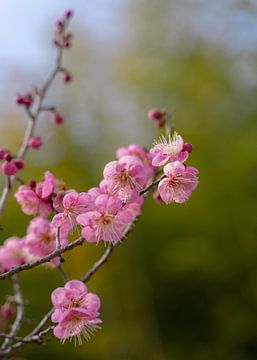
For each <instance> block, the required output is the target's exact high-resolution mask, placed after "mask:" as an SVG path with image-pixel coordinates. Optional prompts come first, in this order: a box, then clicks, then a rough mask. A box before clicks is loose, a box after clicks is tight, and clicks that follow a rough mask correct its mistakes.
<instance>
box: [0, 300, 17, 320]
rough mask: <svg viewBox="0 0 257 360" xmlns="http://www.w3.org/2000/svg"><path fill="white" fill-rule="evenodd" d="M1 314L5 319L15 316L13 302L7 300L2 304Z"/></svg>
mask: <svg viewBox="0 0 257 360" xmlns="http://www.w3.org/2000/svg"><path fill="white" fill-rule="evenodd" d="M0 314H1V316H2V317H3V318H4V319H7V320H9V319H11V318H12V317H13V315H14V314H15V311H14V309H13V306H12V304H11V303H10V302H9V301H7V302H6V303H4V304H3V305H2V306H1V309H0Z"/></svg>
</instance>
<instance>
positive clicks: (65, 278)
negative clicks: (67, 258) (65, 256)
mask: <svg viewBox="0 0 257 360" xmlns="http://www.w3.org/2000/svg"><path fill="white" fill-rule="evenodd" d="M58 269H59V270H60V273H61V275H62V278H63V281H64V283H66V282H67V281H69V276H68V274H67V273H66V271H65V270H64V267H63V266H62V264H61V263H60V264H59V265H58Z"/></svg>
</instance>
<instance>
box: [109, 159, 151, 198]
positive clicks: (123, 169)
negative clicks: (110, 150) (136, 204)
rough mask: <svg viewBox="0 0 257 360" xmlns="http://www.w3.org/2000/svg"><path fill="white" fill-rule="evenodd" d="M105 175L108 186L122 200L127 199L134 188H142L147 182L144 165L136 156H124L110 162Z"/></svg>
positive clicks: (137, 189)
mask: <svg viewBox="0 0 257 360" xmlns="http://www.w3.org/2000/svg"><path fill="white" fill-rule="evenodd" d="M103 175H104V179H105V180H107V182H108V183H109V185H108V187H109V188H110V189H111V191H113V192H114V193H115V194H117V196H118V198H119V199H121V200H122V201H127V200H128V199H129V198H130V196H131V195H132V192H133V190H136V191H137V192H139V191H140V190H142V189H143V187H144V186H145V185H146V182H147V174H146V170H145V168H144V165H143V163H142V161H141V160H139V159H138V158H137V157H136V156H123V157H121V158H120V159H119V160H118V161H111V162H109V163H108V164H107V165H106V166H105V168H104V171H103Z"/></svg>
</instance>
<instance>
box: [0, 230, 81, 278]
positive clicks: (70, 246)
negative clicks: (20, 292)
mask: <svg viewBox="0 0 257 360" xmlns="http://www.w3.org/2000/svg"><path fill="white" fill-rule="evenodd" d="M83 242H84V239H83V238H82V237H79V238H78V239H77V240H74V241H72V242H71V243H69V244H68V245H66V246H64V247H62V248H60V249H57V250H55V251H53V252H52V253H51V254H49V255H47V256H45V257H43V258H41V259H39V260H35V261H32V262H30V263H27V264H24V265H20V266H17V267H15V268H13V269H10V270H9V271H6V272H4V273H3V274H1V275H0V280H4V279H6V278H9V277H10V276H12V275H14V274H17V273H19V272H21V271H24V270H31V269H33V268H35V267H37V266H39V265H41V264H45V263H47V262H49V261H50V260H52V259H53V258H55V257H57V256H60V255H62V254H63V253H65V252H67V251H69V250H71V249H73V248H75V247H76V246H79V245H82V244H83Z"/></svg>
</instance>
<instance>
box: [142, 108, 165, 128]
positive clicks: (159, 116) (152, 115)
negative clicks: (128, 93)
mask: <svg viewBox="0 0 257 360" xmlns="http://www.w3.org/2000/svg"><path fill="white" fill-rule="evenodd" d="M147 116H148V119H149V120H151V121H153V122H154V124H155V125H156V126H158V127H163V126H164V125H165V124H166V120H167V112H166V111H165V110H159V109H150V110H149V111H148V113H147Z"/></svg>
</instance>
